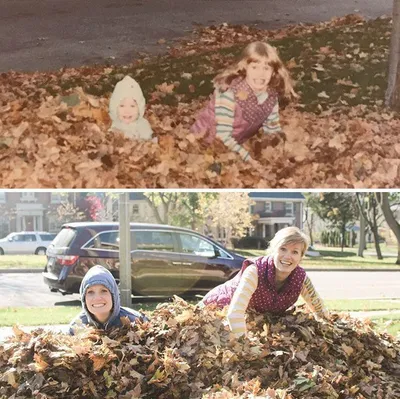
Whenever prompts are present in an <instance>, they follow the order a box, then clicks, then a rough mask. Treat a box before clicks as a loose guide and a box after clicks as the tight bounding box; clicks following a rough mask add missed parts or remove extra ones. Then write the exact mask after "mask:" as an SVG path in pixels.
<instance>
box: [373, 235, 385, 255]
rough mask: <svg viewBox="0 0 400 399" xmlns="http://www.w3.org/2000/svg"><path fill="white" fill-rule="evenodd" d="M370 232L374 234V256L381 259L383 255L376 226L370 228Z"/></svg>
mask: <svg viewBox="0 0 400 399" xmlns="http://www.w3.org/2000/svg"><path fill="white" fill-rule="evenodd" d="M372 234H373V235H374V241H375V250H376V256H377V258H378V259H379V260H382V259H383V256H382V252H381V246H380V245H379V234H378V229H377V228H374V229H372Z"/></svg>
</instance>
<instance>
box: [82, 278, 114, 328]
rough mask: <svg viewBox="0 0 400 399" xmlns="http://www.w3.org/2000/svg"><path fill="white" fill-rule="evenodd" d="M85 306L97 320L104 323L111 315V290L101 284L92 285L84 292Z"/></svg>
mask: <svg viewBox="0 0 400 399" xmlns="http://www.w3.org/2000/svg"><path fill="white" fill-rule="evenodd" d="M85 303H86V307H87V309H88V310H89V312H90V313H92V314H93V315H94V316H95V318H96V319H97V321H99V322H100V323H104V322H105V321H107V320H108V318H109V317H110V315H111V310H112V307H113V300H112V295H111V292H110V291H109V290H108V289H107V288H106V287H105V286H104V285H101V284H96V285H92V286H91V287H89V288H88V289H87V290H86V293H85Z"/></svg>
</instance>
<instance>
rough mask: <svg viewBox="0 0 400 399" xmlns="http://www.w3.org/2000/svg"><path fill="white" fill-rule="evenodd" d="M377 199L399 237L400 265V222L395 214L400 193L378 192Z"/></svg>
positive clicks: (387, 220)
mask: <svg viewBox="0 0 400 399" xmlns="http://www.w3.org/2000/svg"><path fill="white" fill-rule="evenodd" d="M375 195H376V199H377V201H378V202H379V205H380V206H381V209H382V212H383V215H384V216H385V220H386V223H387V224H388V226H389V227H390V229H391V230H392V231H393V234H394V235H395V236H396V239H397V260H396V265H400V223H399V221H398V220H397V219H396V216H395V209H394V208H395V206H396V205H395V202H398V201H399V200H400V193H392V194H389V193H388V192H377V193H376V194H375Z"/></svg>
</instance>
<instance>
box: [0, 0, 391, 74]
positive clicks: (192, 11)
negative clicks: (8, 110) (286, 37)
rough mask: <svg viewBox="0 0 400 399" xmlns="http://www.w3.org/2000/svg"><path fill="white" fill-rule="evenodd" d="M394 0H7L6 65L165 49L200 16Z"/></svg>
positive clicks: (217, 19)
mask: <svg viewBox="0 0 400 399" xmlns="http://www.w3.org/2000/svg"><path fill="white" fill-rule="evenodd" d="M392 6H393V1H392V0H379V1H377V0H335V1H328V0H96V2H94V1H91V0H85V1H82V0H68V1H61V0H13V1H10V0H0V72H5V71H8V70H10V69H14V70H20V71H34V70H51V69H56V68H60V67H63V66H79V65H83V64H94V63H98V62H104V60H111V62H116V63H126V62H129V61H131V60H132V59H134V57H135V56H137V54H138V52H142V51H145V52H149V53H160V52H164V51H165V49H166V45H165V44H164V45H160V44H158V43H157V42H158V40H159V39H161V38H164V39H166V40H167V44H168V42H170V41H171V40H173V39H177V38H179V37H181V36H183V35H186V34H187V33H188V32H189V31H191V30H192V29H193V26H194V24H197V23H200V24H203V25H211V24H220V23H222V22H229V23H233V24H249V25H250V24H251V25H253V24H257V26H259V27H261V28H266V29H274V28H278V27H281V26H285V25H288V24H293V23H299V22H318V21H326V20H329V19H330V18H332V17H334V16H341V15H345V14H349V13H354V12H359V13H360V14H362V15H364V16H365V17H367V18H375V17H378V16H381V15H384V14H386V15H391V10H392Z"/></svg>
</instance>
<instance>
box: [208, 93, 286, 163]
mask: <svg viewBox="0 0 400 399" xmlns="http://www.w3.org/2000/svg"><path fill="white" fill-rule="evenodd" d="M267 99H268V93H262V94H259V95H257V101H258V103H259V104H262V103H263V102H264V101H266V100H267ZM235 107H236V101H235V94H234V92H233V91H232V90H227V91H225V92H222V93H221V92H219V91H218V90H217V91H216V95H215V119H216V126H217V128H216V130H217V136H218V137H219V138H220V139H221V140H222V142H223V143H224V144H225V145H226V146H227V147H228V148H229V149H231V150H232V151H235V152H238V153H239V154H240V156H241V157H242V158H243V159H244V160H247V159H249V152H248V151H247V150H246V149H245V148H244V147H243V146H242V145H241V144H239V143H238V142H237V141H236V139H235V137H234V136H233V134H232V133H233V125H234V120H235ZM262 128H263V131H264V133H265V134H269V133H276V132H279V131H280V130H281V127H280V123H279V104H278V100H277V99H276V102H275V104H274V107H273V109H272V112H271V113H270V114H269V116H268V117H267V119H266V120H265V121H264V123H263V125H262Z"/></svg>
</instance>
